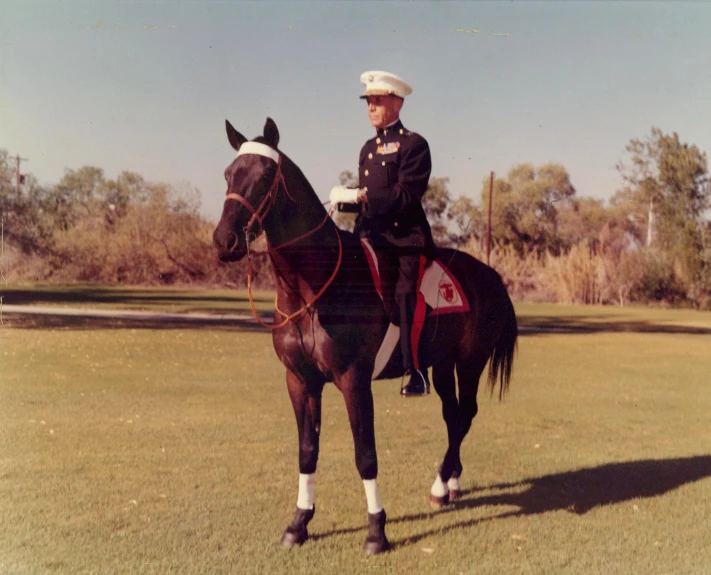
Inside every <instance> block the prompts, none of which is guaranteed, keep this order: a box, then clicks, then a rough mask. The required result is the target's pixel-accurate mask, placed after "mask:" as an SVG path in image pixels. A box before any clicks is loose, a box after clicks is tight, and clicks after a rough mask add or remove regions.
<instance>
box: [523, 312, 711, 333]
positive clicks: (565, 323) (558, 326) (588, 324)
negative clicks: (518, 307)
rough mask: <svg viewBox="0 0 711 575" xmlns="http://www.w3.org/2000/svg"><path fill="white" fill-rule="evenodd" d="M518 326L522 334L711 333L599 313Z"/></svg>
mask: <svg viewBox="0 0 711 575" xmlns="http://www.w3.org/2000/svg"><path fill="white" fill-rule="evenodd" d="M518 326H519V331H520V332H521V335H525V336H528V335H534V336H535V335H551V334H589V333H602V332H619V333H624V332H628V333H629V332H631V333H684V334H691V335H711V326H709V327H699V326H688V325H675V324H668V323H661V322H653V321H646V320H631V319H630V320H628V319H624V318H618V319H614V318H610V319H605V320H601V319H600V318H599V316H592V315H591V316H554V317H535V316H534V317H520V318H518Z"/></svg>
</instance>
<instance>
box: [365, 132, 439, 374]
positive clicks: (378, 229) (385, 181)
mask: <svg viewBox="0 0 711 575" xmlns="http://www.w3.org/2000/svg"><path fill="white" fill-rule="evenodd" d="M431 171H432V160H431V156H430V150H429V146H428V144H427V141H426V140H425V139H424V138H423V137H422V136H420V135H419V134H416V133H414V132H410V131H409V130H407V129H406V128H405V127H404V126H403V125H402V123H401V122H400V121H399V120H398V121H397V122H396V123H395V124H394V125H392V126H389V127H387V128H385V129H380V130H378V133H377V135H376V137H375V138H373V139H371V140H368V141H367V142H366V143H365V145H364V146H363V148H362V149H361V152H360V158H359V162H358V176H359V187H360V188H361V189H364V190H365V191H366V195H367V200H368V201H367V202H365V203H363V204H362V205H361V208H360V213H359V214H358V217H357V218H356V224H355V232H356V234H358V235H359V236H360V237H366V238H368V240H369V241H370V243H371V245H372V246H373V249H374V250H375V252H376V254H377V256H378V261H379V265H378V267H379V269H380V270H381V278H382V280H383V281H382V282H381V283H382V285H383V287H384V294H383V295H384V297H385V298H388V296H390V297H392V298H393V299H394V301H395V304H396V311H397V312H398V318H397V319H396V321H398V322H399V324H400V334H401V338H400V343H401V351H402V356H403V368H404V369H406V370H411V369H413V367H414V362H413V357H412V348H411V345H410V337H411V331H412V324H413V319H414V313H415V306H416V302H417V280H418V272H419V268H420V256H421V255H425V256H426V257H427V258H428V259H431V256H432V252H433V251H434V247H435V245H434V241H433V240H432V232H431V230H430V226H429V223H428V222H427V217H426V215H425V211H424V209H423V207H422V197H423V196H424V194H425V192H426V190H427V184H428V182H429V178H430V173H431ZM386 301H387V299H386ZM418 355H420V356H421V354H418Z"/></svg>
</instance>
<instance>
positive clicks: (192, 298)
mask: <svg viewBox="0 0 711 575" xmlns="http://www.w3.org/2000/svg"><path fill="white" fill-rule="evenodd" d="M1 295H2V296H3V300H4V302H5V303H7V304H15V305H34V304H78V303H82V304H87V306H89V305H90V304H92V303H95V304H127V305H156V304H159V305H166V304H171V303H172V304H178V305H182V304H185V303H186V302H189V303H195V304H199V303H201V302H204V303H205V306H202V307H201V308H199V309H209V306H210V304H215V303H227V304H229V303H238V302H246V301H248V299H247V298H246V297H241V296H237V295H234V296H230V297H226V296H221V295H207V294H195V293H190V292H189V291H185V292H184V293H183V292H181V291H178V290H161V289H151V290H148V289H141V288H129V289H125V290H124V289H105V288H94V287H87V288H74V287H68V288H65V289H62V288H59V289H35V288H32V289H9V290H2V293H1ZM273 299H274V297H273V296H260V295H255V297H254V300H255V301H269V302H271V301H273Z"/></svg>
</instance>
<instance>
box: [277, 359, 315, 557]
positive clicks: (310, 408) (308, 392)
mask: <svg viewBox="0 0 711 575" xmlns="http://www.w3.org/2000/svg"><path fill="white" fill-rule="evenodd" d="M286 384H287V388H288V390H289V397H291V404H292V406H293V408H294V415H295V416H296V425H297V427H298V429H299V496H298V499H297V501H296V514H295V515H294V521H293V522H292V523H291V525H289V527H287V528H286V531H284V535H283V536H282V539H281V542H282V544H283V545H284V546H286V547H293V546H294V545H301V544H303V543H304V541H306V540H307V539H308V537H309V532H308V530H307V525H308V523H309V521H311V519H312V518H313V516H314V512H315V511H316V507H315V505H314V489H315V475H316V464H317V462H318V449H319V434H320V432H321V395H322V392H323V385H324V383H323V381H321V380H320V378H308V379H306V378H305V377H304V375H303V374H297V373H295V372H293V371H291V370H287V372H286Z"/></svg>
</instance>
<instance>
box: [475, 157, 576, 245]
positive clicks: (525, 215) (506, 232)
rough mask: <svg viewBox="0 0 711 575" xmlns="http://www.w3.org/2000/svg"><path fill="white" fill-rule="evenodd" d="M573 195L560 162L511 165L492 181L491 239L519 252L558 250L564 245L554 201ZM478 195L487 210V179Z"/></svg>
mask: <svg viewBox="0 0 711 575" xmlns="http://www.w3.org/2000/svg"><path fill="white" fill-rule="evenodd" d="M574 195H575V188H574V187H573V185H572V184H571V182H570V176H569V175H568V172H567V171H566V170H565V168H564V167H563V166H561V165H559V164H545V165H543V166H540V167H538V168H534V167H533V165H531V164H519V165H517V166H514V167H513V168H511V170H510V171H509V173H508V175H507V177H506V178H505V179H501V178H496V179H495V180H494V185H493V207H492V239H493V240H494V241H496V242H497V243H499V244H501V245H508V244H512V245H513V246H514V248H515V249H516V251H517V252H518V253H519V254H521V255H523V254H524V253H526V252H530V251H532V252H535V253H538V254H539V255H541V254H543V253H545V252H546V251H549V252H551V253H553V254H558V253H560V251H561V248H562V247H563V245H562V242H561V238H560V236H559V229H558V210H557V208H556V204H557V203H558V202H561V201H564V200H566V199H568V198H571V197H572V196H574ZM481 198H482V206H487V209H488V204H489V179H488V178H487V179H486V180H485V181H484V183H483V185H482V192H481Z"/></svg>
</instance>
